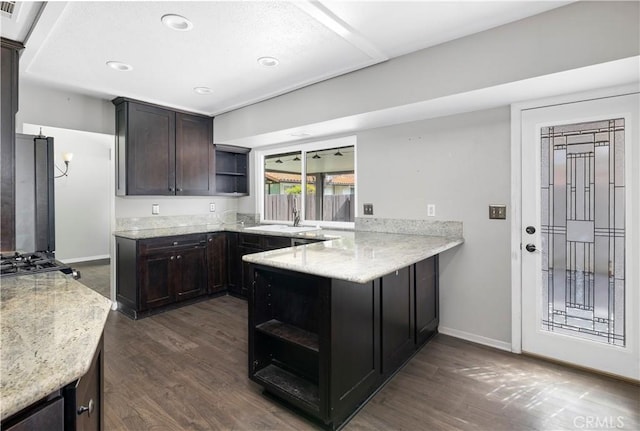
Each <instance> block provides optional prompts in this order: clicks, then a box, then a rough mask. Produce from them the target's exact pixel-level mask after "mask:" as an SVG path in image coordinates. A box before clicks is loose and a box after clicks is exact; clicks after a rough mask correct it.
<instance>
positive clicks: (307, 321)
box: [249, 258, 438, 429]
mask: <svg viewBox="0 0 640 431" xmlns="http://www.w3.org/2000/svg"><path fill="white" fill-rule="evenodd" d="M425 262H426V263H423V262H419V263H418V264H415V265H411V266H409V267H406V268H402V269H400V270H398V271H397V272H394V273H391V274H388V275H386V276H384V277H381V278H379V279H376V280H373V281H371V282H369V283H364V284H359V283H353V282H348V281H343V280H336V279H328V278H323V277H318V276H313V275H309V274H303V273H298V272H293V271H286V270H281V269H277V268H272V267H267V266H262V265H249V271H250V274H249V275H251V277H252V280H253V281H254V283H252V285H251V288H250V289H249V378H250V379H251V380H253V381H255V382H257V383H259V384H260V385H262V386H263V387H264V388H265V390H266V391H267V392H269V393H271V394H273V395H275V396H276V397H277V398H279V399H280V400H282V401H284V402H285V403H287V404H289V405H292V406H294V407H296V408H298V409H300V410H302V411H304V412H306V413H307V414H309V415H311V416H313V417H314V418H316V419H318V420H319V421H321V422H322V423H323V425H324V426H326V427H328V428H330V429H336V428H338V427H340V426H341V425H343V424H344V422H345V421H346V420H347V419H348V418H349V417H350V416H351V415H352V414H353V413H354V412H355V411H357V410H358V409H359V408H360V407H361V406H362V405H363V404H364V402H365V401H366V400H367V399H368V398H369V397H370V396H371V395H372V394H373V393H375V392H376V391H377V390H378V389H379V388H380V387H382V385H383V384H384V383H385V382H386V381H387V380H388V379H390V378H392V376H393V375H394V374H395V372H396V371H397V370H398V369H399V368H400V367H401V366H402V365H403V364H404V363H406V362H407V360H409V359H410V358H411V356H412V355H413V354H415V352H416V351H417V350H418V349H419V348H420V347H421V346H422V344H423V343H416V329H417V327H416V315H420V317H421V319H422V320H421V322H423V321H425V320H426V319H428V320H429V323H428V324H427V327H429V328H431V329H430V330H431V331H432V334H435V332H437V324H438V317H437V310H438V308H437V304H436V306H435V308H433V307H432V306H431V305H432V304H429V302H430V301H431V302H433V301H437V291H438V286H437V265H434V264H433V260H432V261H431V263H429V260H427V261H425ZM435 262H437V258H436V260H435ZM418 267H419V268H420V269H418ZM429 268H430V269H431V270H434V269H435V271H436V277H423V275H425V274H427V273H428V271H427V270H428V269H429ZM416 274H418V275H419V277H417V276H416ZM423 283H432V285H430V286H423V285H422V284H423ZM416 292H420V293H419V295H417V293H416ZM429 295H431V296H429ZM417 296H419V297H420V300H421V301H422V303H421V304H417V302H416V297H417ZM418 308H419V311H417V309H418ZM433 310H435V311H436V315H435V316H434V315H433V313H432V311H433ZM433 325H435V327H433ZM425 340H426V338H425Z"/></svg>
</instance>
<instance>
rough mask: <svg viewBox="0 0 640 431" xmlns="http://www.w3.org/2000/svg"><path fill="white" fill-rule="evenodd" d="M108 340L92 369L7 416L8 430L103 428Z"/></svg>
mask: <svg viewBox="0 0 640 431" xmlns="http://www.w3.org/2000/svg"><path fill="white" fill-rule="evenodd" d="M103 347H104V343H103V338H101V339H100V343H99V344H98V347H97V349H96V352H95V354H94V356H93V360H92V361H91V366H90V368H89V371H87V373H86V374H85V375H84V376H82V377H81V378H80V379H78V380H76V381H75V382H73V383H71V384H69V385H67V386H65V387H64V388H61V389H60V390H57V391H56V392H55V393H53V394H51V395H49V396H48V397H46V398H45V399H43V400H41V401H39V402H37V403H34V404H33V405H32V406H30V407H27V408H26V409H24V410H22V411H20V412H18V413H16V414H15V415H13V416H11V417H9V418H7V419H5V420H3V421H2V423H1V424H0V429H3V430H7V431H40V430H43V431H44V430H46V431H102V430H104V429H105V427H104V374H103V373H104V356H103V355H104V348H103Z"/></svg>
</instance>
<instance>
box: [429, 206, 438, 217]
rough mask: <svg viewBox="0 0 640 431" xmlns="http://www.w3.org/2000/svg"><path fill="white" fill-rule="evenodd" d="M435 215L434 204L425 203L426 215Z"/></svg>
mask: <svg viewBox="0 0 640 431" xmlns="http://www.w3.org/2000/svg"><path fill="white" fill-rule="evenodd" d="M435 216H436V206H435V205H434V204H428V205H427V217H435Z"/></svg>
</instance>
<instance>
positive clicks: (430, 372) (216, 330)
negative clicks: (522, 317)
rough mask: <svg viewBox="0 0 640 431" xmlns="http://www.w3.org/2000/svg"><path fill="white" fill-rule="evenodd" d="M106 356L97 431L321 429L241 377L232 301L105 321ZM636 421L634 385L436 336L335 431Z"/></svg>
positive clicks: (624, 425) (239, 326)
mask: <svg viewBox="0 0 640 431" xmlns="http://www.w3.org/2000/svg"><path fill="white" fill-rule="evenodd" d="M105 350H106V353H105V363H104V364H105V418H106V429H107V430H108V431H110V430H134V431H143V430H154V431H156V430H158V431H159V430H314V429H320V428H319V427H318V426H317V425H315V424H313V423H311V422H309V421H307V420H305V419H303V418H301V417H300V416H298V415H296V414H294V413H292V412H290V411H289V410H287V409H285V408H284V407H282V406H281V405H279V404H277V403H275V402H274V401H273V400H271V399H269V398H267V397H265V396H264V395H263V394H262V392H261V388H260V387H259V386H258V385H256V384H254V383H252V382H250V381H249V379H248V378H247V364H246V362H247V303H246V302H245V301H243V300H241V299H237V298H234V297H231V296H223V297H219V298H214V299H210V300H207V301H203V302H199V303H197V304H193V305H189V306H186V307H184V308H180V309H176V310H172V311H169V312H166V313H164V314H159V315H156V316H152V317H149V318H146V319H142V320H138V321H133V320H130V319H129V318H127V317H125V316H123V315H122V314H120V313H118V312H111V314H110V316H109V318H108V321H107V325H106V328H105ZM639 411H640V387H639V386H637V385H633V384H631V383H626V382H621V381H617V380H614V379H611V378H607V377H603V376H598V375H594V374H590V373H587V372H584V371H580V370H575V369H572V368H566V367H563V366H560V365H556V364H551V363H548V362H545V361H541V360H538V359H534V358H528V357H524V356H521V355H514V354H511V353H507V352H502V351H499V350H494V349H490V348H486V347H483V346H479V345H476V344H473V343H469V342H465V341H462V340H459V339H456V338H452V337H448V336H445V335H438V336H436V337H435V339H433V340H432V341H431V342H430V343H429V344H427V345H426V346H425V347H424V348H423V349H422V350H421V351H420V352H418V354H417V355H416V356H414V357H413V359H412V360H411V361H410V362H409V363H408V364H407V365H406V366H405V367H404V368H403V369H402V370H401V371H400V372H399V373H398V374H397V375H396V376H395V377H394V378H393V380H392V381H391V382H389V383H388V384H387V385H386V386H385V387H384V388H383V389H382V390H381V391H380V392H379V393H378V394H377V395H376V396H375V397H374V398H373V399H372V400H371V401H370V402H369V403H368V404H367V405H366V406H365V407H364V408H363V409H362V410H361V411H360V412H359V413H358V414H357V415H356V416H355V417H354V418H353V419H352V420H351V421H350V422H349V423H348V424H347V425H346V426H345V427H344V429H345V430H347V431H355V430H560V429H566V430H578V429H596V428H595V427H591V428H589V426H588V424H599V427H598V428H597V429H614V428H616V427H617V429H624V430H629V431H636V430H638V429H640V420H639ZM596 421H599V422H596ZM603 421H604V422H603ZM613 421H615V422H613ZM603 424H605V425H606V426H603ZM609 424H611V425H609Z"/></svg>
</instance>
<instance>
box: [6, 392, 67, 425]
mask: <svg viewBox="0 0 640 431" xmlns="http://www.w3.org/2000/svg"><path fill="white" fill-rule="evenodd" d="M2 429H3V430H5V431H33V430H47V431H63V430H64V429H65V428H64V399H63V398H62V397H58V398H55V399H54V400H51V401H48V402H47V403H46V404H45V405H44V406H39V407H37V408H35V409H33V412H29V414H27V415H25V416H24V417H23V418H22V419H21V420H19V421H17V422H15V423H14V422H13V421H10V422H9V423H8V424H5V423H3V424H2Z"/></svg>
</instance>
